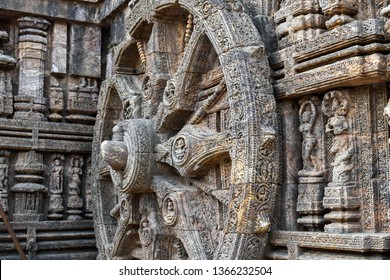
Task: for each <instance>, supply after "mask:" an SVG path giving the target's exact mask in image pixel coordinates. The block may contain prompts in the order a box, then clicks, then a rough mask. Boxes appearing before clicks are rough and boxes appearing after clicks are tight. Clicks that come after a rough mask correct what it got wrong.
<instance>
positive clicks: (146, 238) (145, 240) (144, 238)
mask: <svg viewBox="0 0 390 280" xmlns="http://www.w3.org/2000/svg"><path fill="white" fill-rule="evenodd" d="M138 233H139V236H140V240H141V242H142V244H143V245H144V246H147V245H149V244H150V242H151V240H152V228H151V227H150V223H149V221H148V220H147V219H145V220H142V221H141V225H140V229H139V232H138Z"/></svg>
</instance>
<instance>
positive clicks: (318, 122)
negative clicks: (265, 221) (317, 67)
mask: <svg viewBox="0 0 390 280" xmlns="http://www.w3.org/2000/svg"><path fill="white" fill-rule="evenodd" d="M299 103H300V109H299V120H300V126H299V131H300V132H301V133H302V136H303V141H302V160H303V168H302V170H300V171H299V172H298V175H299V186H298V202H297V211H298V213H299V214H300V215H301V218H299V219H298V223H299V224H302V225H303V226H304V227H305V228H307V229H309V230H310V231H320V230H322V228H323V225H324V223H325V219H324V218H323V216H322V215H323V212H324V207H323V203H322V199H323V195H324V187H325V185H324V184H325V176H324V175H325V164H324V158H325V155H324V139H323V135H324V129H323V127H324V120H323V115H322V114H321V110H320V105H321V100H320V99H319V98H318V97H316V96H311V97H304V98H301V99H300V101H299Z"/></svg>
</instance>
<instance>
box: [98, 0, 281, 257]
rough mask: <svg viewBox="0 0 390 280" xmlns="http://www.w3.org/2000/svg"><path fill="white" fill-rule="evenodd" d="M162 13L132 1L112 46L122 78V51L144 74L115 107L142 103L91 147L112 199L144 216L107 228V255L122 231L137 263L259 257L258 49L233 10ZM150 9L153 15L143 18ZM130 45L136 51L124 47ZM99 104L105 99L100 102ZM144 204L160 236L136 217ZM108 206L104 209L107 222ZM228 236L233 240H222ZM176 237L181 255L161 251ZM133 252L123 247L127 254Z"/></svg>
mask: <svg viewBox="0 0 390 280" xmlns="http://www.w3.org/2000/svg"><path fill="white" fill-rule="evenodd" d="M161 3H164V7H165V8H166V9H162V7H163V6H161V7H160V6H159V5H160V2H153V3H152V2H150V1H139V2H134V3H133V2H132V3H131V9H132V16H131V17H129V18H128V19H127V27H128V29H129V33H130V34H131V36H133V37H134V39H135V41H134V40H133V42H130V41H126V42H127V43H126V42H124V43H122V44H121V45H120V49H119V50H118V52H117V53H118V57H117V62H119V64H121V69H125V68H126V67H125V65H124V64H122V63H123V62H124V61H125V60H124V59H123V58H124V55H125V53H126V52H129V53H126V57H133V56H134V61H133V62H131V63H128V66H131V67H133V63H138V62H137V61H139V62H142V61H146V67H145V69H144V72H142V71H141V72H137V71H133V72H131V74H130V75H129V76H130V77H129V78H128V79H127V80H122V81H121V83H120V85H115V89H116V90H117V91H118V92H120V93H119V95H120V99H121V102H122V104H126V100H128V99H129V98H132V96H138V95H139V96H142V98H141V99H139V102H140V106H138V105H134V106H132V108H134V107H137V108H140V110H139V111H138V112H139V113H137V115H134V114H128V115H124V119H126V120H122V119H120V118H118V120H117V121H116V126H115V127H114V130H113V135H112V137H110V138H112V140H107V138H105V139H104V140H105V141H103V139H101V138H100V139H96V141H97V142H96V145H100V144H101V146H100V151H101V155H102V158H103V159H104V160H105V161H106V162H107V163H108V164H109V166H110V173H111V180H112V182H113V185H115V186H116V189H117V190H116V192H117V195H118V194H119V196H118V197H121V196H122V195H128V194H131V196H132V197H133V199H134V200H137V199H139V204H137V203H134V200H131V201H130V200H126V201H127V205H128V207H130V208H131V209H132V211H133V212H134V211H141V212H142V213H143V214H142V215H141V220H140V221H138V222H137V223H133V222H134V221H133V222H131V223H130V222H129V221H127V222H121V221H120V220H118V226H117V227H116V230H115V232H116V233H115V236H114V237H113V239H112V244H113V246H114V248H115V249H113V250H111V251H110V253H109V254H108V255H110V256H111V257H112V256H122V254H123V253H124V252H125V251H123V250H125V247H123V246H125V245H126V244H130V242H132V243H134V244H136V243H135V242H134V240H133V241H130V240H131V238H134V237H132V234H129V235H127V236H124V232H125V231H129V230H131V232H133V230H134V228H137V232H138V235H137V238H139V239H140V240H141V243H142V249H143V256H144V258H155V259H156V258H162V257H164V256H165V257H171V258H172V257H175V256H176V255H177V256H178V257H179V258H183V257H184V255H186V254H188V257H189V258H191V259H212V258H214V259H218V258H229V259H234V258H245V259H254V258H259V257H260V256H261V255H262V254H263V252H264V250H263V249H264V247H265V245H266V239H267V236H268V231H269V230H270V228H271V212H272V205H273V202H274V201H275V198H274V197H275V191H276V189H277V185H276V183H277V182H278V175H277V170H278V168H275V166H276V165H277V163H275V158H277V157H278V154H277V152H276V149H277V148H276V146H277V141H278V140H277V136H276V130H275V129H276V125H277V120H276V103H275V100H274V98H273V96H272V94H271V93H272V91H271V90H272V89H271V85H270V84H269V79H268V75H269V70H268V64H267V60H266V57H265V53H264V46H263V43H262V41H261V38H260V36H259V34H258V33H257V31H256V29H255V27H254V25H253V24H252V23H251V21H250V20H249V17H248V15H247V14H246V13H245V12H244V9H243V5H242V4H241V2H240V1H225V2H219V1H205V0H199V1H179V5H176V6H175V8H174V9H173V7H174V6H171V5H170V4H168V3H171V2H170V1H168V2H167V1H163V2H161ZM172 3H173V1H172ZM161 5H162V4H161ZM170 9H173V10H172V11H175V17H172V16H170V14H169V13H168V11H170ZM153 10H154V11H157V14H158V15H157V14H156V15H157V16H155V17H150V15H151V11H153ZM142 19H149V20H150V21H152V22H153V23H154V24H153V26H150V28H149V27H148V28H149V29H148V30H150V35H149V34H148V35H145V36H144V35H142V36H140V34H141V33H140V31H139V30H138V28H139V27H138V24H137V22H138V21H142ZM226 22H228V23H229V24H226ZM231 26H235V27H234V28H233V27H231ZM141 39H142V42H144V47H145V50H144V51H143V50H142V46H141V44H139V43H138V46H136V43H135V42H140V41H141ZM233 47H237V49H232V48H233ZM131 50H132V51H131ZM117 62H114V64H116V63H117ZM137 65H138V64H137ZM136 67H137V66H136ZM136 67H135V68H136ZM129 69H130V68H129ZM136 69H137V68H136ZM118 70H119V68H118ZM129 73H130V72H129ZM259 74H260V76H259ZM263 76H264V77H263ZM254 77H257V78H256V79H253V80H256V82H255V83H252V82H251V80H252V78H254ZM259 77H260V78H259ZM126 86H128V87H129V90H128V91H123V92H122V90H120V89H121V88H122V87H123V88H124V87H126ZM118 89H119V90H118ZM102 94H103V96H102V98H103V99H104V98H107V96H108V94H109V93H108V92H103V93H102ZM137 102H138V101H137ZM123 108H124V110H123V111H124V112H125V111H126V109H125V108H126V106H123ZM99 117H100V116H98V118H99ZM98 129H100V128H98ZM257 129H258V130H257ZM253 150H255V151H256V153H255V154H253V155H252V153H251V152H250V151H253ZM276 162H277V161H276ZM95 164H96V162H95ZM100 184H102V182H101V181H100V182H99V181H98V182H97V186H98V188H97V193H99V192H101V190H100V189H99V185H100ZM229 192H230V193H232V194H235V195H234V197H233V198H232V197H230V195H229ZM154 193H155V195H156V198H154ZM240 193H241V194H242V196H239V197H237V195H238V194H240ZM146 197H148V200H147V201H148V202H147V203H148V205H150V206H151V207H152V205H156V202H157V203H158V209H156V213H157V214H156V215H157V217H159V218H158V219H157V220H159V221H160V220H161V221H163V224H159V227H155V226H154V225H153V223H154V222H152V219H150V214H148V213H146V212H145V211H143V210H142V208H143V207H144V206H143V205H144V203H145V202H142V201H143V199H144V198H146ZM154 199H156V200H154ZM149 203H150V204H149ZM236 206H237V207H236ZM116 208H117V206H115V207H114V209H112V207H111V209H112V211H111V212H112V213H113V214H114V215H115V213H116V211H114V210H115V209H116ZM145 208H146V207H145ZM111 209H110V210H111ZM137 209H138V210H137ZM103 210H104V209H103ZM101 211H102V209H99V210H98V213H102V212H101ZM223 212H228V213H229V214H226V213H223ZM238 212H239V213H238ZM211 213H218V215H212V214H211ZM99 215H100V214H99ZM121 216H122V215H121ZM130 220H131V219H130ZM228 221H229V222H228ZM228 224H229V226H227V225H228ZM225 225H226V226H225ZM224 226H225V230H224V233H222V231H221V230H222V228H223V227H224ZM158 230H161V231H162V232H164V234H160V235H159V234H158ZM230 234H232V235H238V234H239V235H241V236H242V238H237V239H234V240H233V241H232V242H226V241H225V240H226V239H229V238H230ZM177 239H180V241H181V244H182V246H183V247H184V248H185V251H186V254H184V253H183V252H182V251H183V250H182V247H181V246H176V247H177V253H175V254H172V253H169V252H168V251H169V250H167V247H166V244H172V242H174V240H177ZM175 242H176V241H175ZM128 246H129V245H128ZM156 246H160V247H156ZM224 246H226V247H228V248H224ZM152 248H159V253H158V254H157V252H155V251H153V250H155V249H152ZM234 248H241V249H240V250H239V252H238V251H236V249H234ZM103 250H104V251H107V250H106V249H103ZM132 250H133V251H132ZM246 250H247V251H246ZM224 251H226V254H225V253H222V252H224ZM132 252H133V253H132ZM135 252H136V248H134V247H132V246H130V249H129V250H127V251H126V254H129V255H131V254H135ZM153 252H155V253H153Z"/></svg>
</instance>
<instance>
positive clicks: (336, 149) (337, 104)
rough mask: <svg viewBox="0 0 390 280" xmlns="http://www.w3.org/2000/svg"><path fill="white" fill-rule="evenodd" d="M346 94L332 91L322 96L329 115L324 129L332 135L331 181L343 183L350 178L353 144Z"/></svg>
mask: <svg viewBox="0 0 390 280" xmlns="http://www.w3.org/2000/svg"><path fill="white" fill-rule="evenodd" d="M348 101H349V98H348V95H347V94H346V93H345V92H342V91H332V92H330V93H328V94H327V95H326V96H325V97H324V102H323V105H322V106H323V111H324V113H325V115H327V116H328V117H329V119H328V123H327V124H326V127H325V131H326V132H327V133H332V134H333V135H334V138H333V144H332V147H331V149H330V153H331V154H333V155H334V160H333V162H332V163H331V165H332V166H333V182H335V183H336V182H340V183H341V182H342V183H345V182H347V181H349V180H350V173H351V170H352V169H353V163H352V157H353V145H352V144H351V143H352V141H350V138H349V136H348V134H346V132H347V131H348V122H347V117H346V115H347V113H348V110H349V108H348Z"/></svg>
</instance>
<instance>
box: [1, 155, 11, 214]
mask: <svg viewBox="0 0 390 280" xmlns="http://www.w3.org/2000/svg"><path fill="white" fill-rule="evenodd" d="M9 156H10V152H9V151H4V150H0V203H1V206H2V207H3V210H4V211H5V212H7V211H8V209H9V208H8V167H9Z"/></svg>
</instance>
